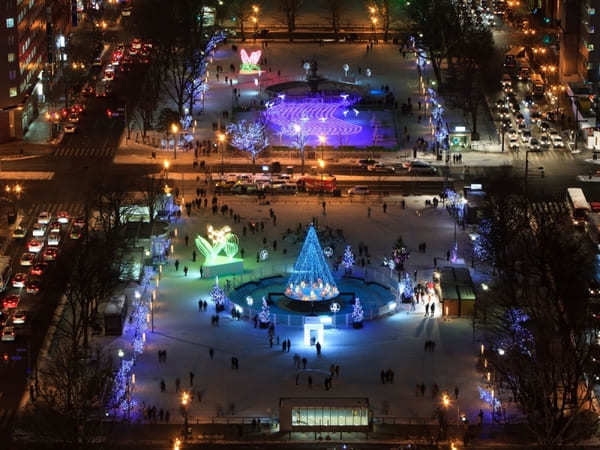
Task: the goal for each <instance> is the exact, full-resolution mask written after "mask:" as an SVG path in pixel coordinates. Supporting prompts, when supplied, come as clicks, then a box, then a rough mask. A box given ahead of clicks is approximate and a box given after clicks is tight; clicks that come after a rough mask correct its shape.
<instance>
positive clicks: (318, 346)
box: [315, 342, 321, 356]
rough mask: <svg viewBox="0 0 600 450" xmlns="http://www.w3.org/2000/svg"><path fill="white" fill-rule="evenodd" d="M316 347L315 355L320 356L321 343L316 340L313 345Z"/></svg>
mask: <svg viewBox="0 0 600 450" xmlns="http://www.w3.org/2000/svg"><path fill="white" fill-rule="evenodd" d="M315 347H316V349H317V356H321V343H320V342H317V345H315Z"/></svg>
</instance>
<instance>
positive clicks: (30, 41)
mask: <svg viewBox="0 0 600 450" xmlns="http://www.w3.org/2000/svg"><path fill="white" fill-rule="evenodd" d="M45 3H46V0H2V1H1V2H0V142H6V141H9V140H12V139H20V138H22V137H23V135H24V133H25V131H26V130H27V127H28V126H29V124H30V123H31V121H32V120H33V119H35V117H36V116H37V114H38V104H39V101H40V100H41V99H42V98H43V84H42V82H41V77H42V71H43V69H44V67H45V64H46V61H47V44H46V42H47V40H46V10H45Z"/></svg>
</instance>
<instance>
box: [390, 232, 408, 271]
mask: <svg viewBox="0 0 600 450" xmlns="http://www.w3.org/2000/svg"><path fill="white" fill-rule="evenodd" d="M409 256H410V252H409V251H408V249H407V248H406V246H405V245H404V240H403V239H402V236H400V237H398V239H397V240H396V243H395V244H394V249H393V250H392V257H393V258H394V263H395V264H396V269H398V271H399V272H401V271H403V270H404V264H405V263H406V261H407V260H408V257H409Z"/></svg>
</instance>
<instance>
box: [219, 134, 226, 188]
mask: <svg viewBox="0 0 600 450" xmlns="http://www.w3.org/2000/svg"><path fill="white" fill-rule="evenodd" d="M225 138H226V136H225V134H224V133H221V132H219V134H217V140H218V141H219V145H220V146H221V177H223V176H224V175H225V159H224V158H225V157H224V153H225Z"/></svg>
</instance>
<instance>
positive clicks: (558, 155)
mask: <svg viewBox="0 0 600 450" xmlns="http://www.w3.org/2000/svg"><path fill="white" fill-rule="evenodd" d="M525 156H526V152H525V151H523V150H521V151H519V152H518V153H513V158H514V159H516V160H522V161H525ZM527 159H529V161H530V162H531V161H549V160H554V161H566V160H573V159H575V156H574V155H573V154H572V153H571V152H569V151H567V150H543V151H541V152H529V156H528V157H527Z"/></svg>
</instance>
